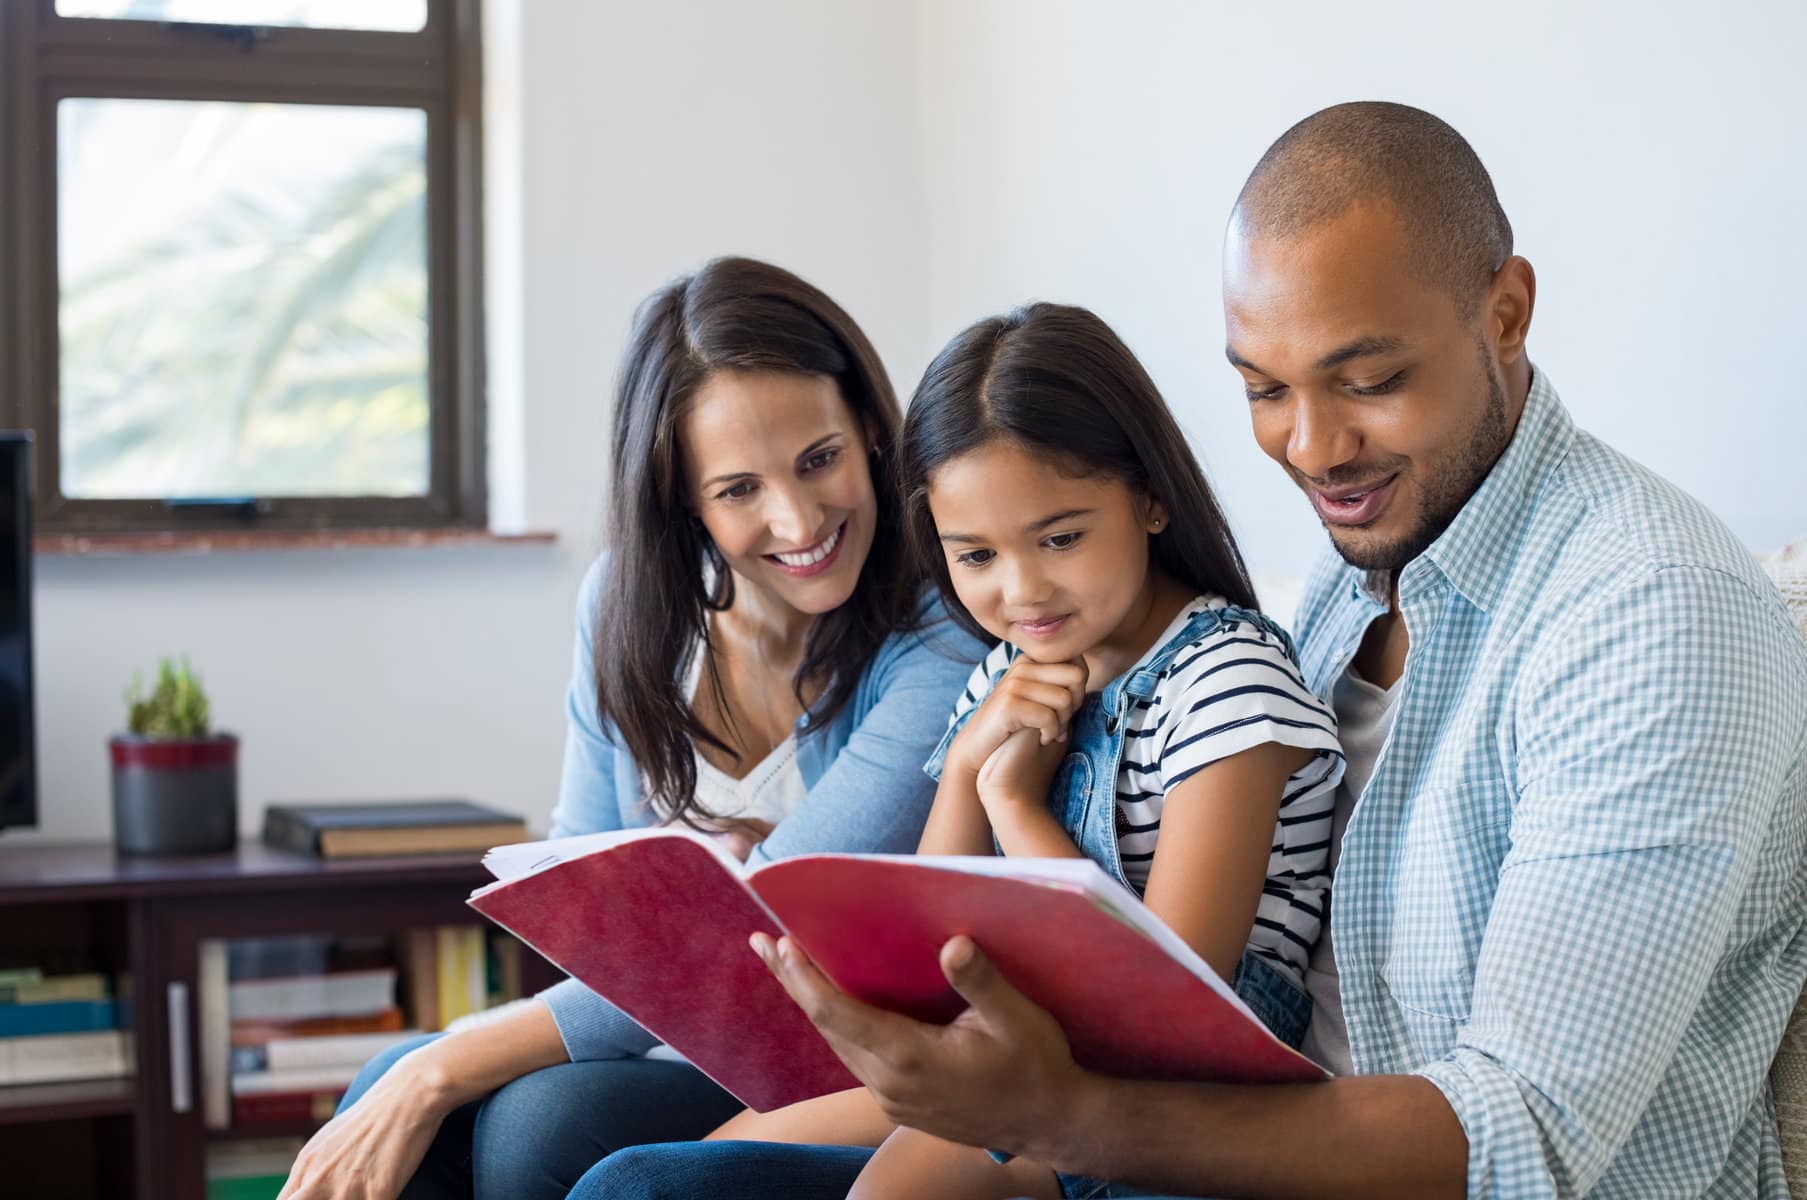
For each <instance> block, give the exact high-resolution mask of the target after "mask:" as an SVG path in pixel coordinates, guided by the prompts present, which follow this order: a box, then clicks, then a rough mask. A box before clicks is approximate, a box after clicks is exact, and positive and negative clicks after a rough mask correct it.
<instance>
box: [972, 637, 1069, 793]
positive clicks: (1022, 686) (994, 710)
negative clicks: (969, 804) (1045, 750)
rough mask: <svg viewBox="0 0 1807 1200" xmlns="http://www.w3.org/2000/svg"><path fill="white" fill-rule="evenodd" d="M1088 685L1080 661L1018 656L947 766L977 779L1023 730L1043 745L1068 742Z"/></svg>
mask: <svg viewBox="0 0 1807 1200" xmlns="http://www.w3.org/2000/svg"><path fill="white" fill-rule="evenodd" d="M1085 685H1086V669H1085V663H1084V662H1082V661H1078V660H1075V661H1073V662H1059V663H1038V662H1033V661H1031V660H1030V659H1029V658H1027V657H1019V658H1018V659H1017V660H1016V661H1015V662H1013V663H1011V664H1010V669H1009V670H1008V671H1006V672H1005V673H1004V677H1003V678H1002V679H1000V680H998V682H997V685H996V686H995V687H993V688H992V689H991V693H990V694H989V695H987V696H986V697H985V701H984V703H982V704H980V705H979V711H978V712H976V713H974V714H973V715H972V717H971V719H969V720H968V721H967V722H966V727H965V728H964V729H962V730H961V731H960V733H959V736H957V737H956V738H954V744H953V746H952V747H951V749H950V750H949V753H948V759H949V762H950V763H951V764H954V765H958V766H959V767H961V768H963V769H964V770H966V771H967V772H969V773H970V774H973V775H975V776H976V775H978V774H979V773H980V772H981V771H983V770H984V769H985V764H986V763H987V762H988V761H990V759H991V756H992V755H993V754H994V753H996V752H997V749H998V747H1000V746H1002V745H1003V744H1004V742H1005V741H1006V740H1007V739H1009V738H1010V736H1011V735H1012V734H1014V733H1017V732H1019V731H1023V730H1033V731H1034V732H1035V734H1036V737H1037V738H1038V740H1039V742H1040V744H1041V745H1042V746H1044V747H1047V746H1051V745H1053V744H1054V743H1057V742H1065V741H1066V736H1067V723H1068V722H1070V721H1071V720H1072V719H1073V714H1074V713H1076V712H1078V711H1079V706H1080V704H1082V703H1083V702H1084V701H1085ZM1055 761H1056V762H1057V763H1058V762H1059V760H1058V759H1056V760H1055ZM1050 778H1052V776H1050Z"/></svg>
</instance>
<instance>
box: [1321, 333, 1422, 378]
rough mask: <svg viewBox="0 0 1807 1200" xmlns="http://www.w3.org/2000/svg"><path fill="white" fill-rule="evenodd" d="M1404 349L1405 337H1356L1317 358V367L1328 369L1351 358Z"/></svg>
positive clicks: (1367, 356)
mask: <svg viewBox="0 0 1807 1200" xmlns="http://www.w3.org/2000/svg"><path fill="white" fill-rule="evenodd" d="M1403 349H1405V339H1404V338H1396V337H1378V336H1370V337H1358V338H1356V339H1355V340H1354V341H1353V342H1348V343H1345V344H1344V345H1341V346H1338V347H1337V348H1336V349H1335V350H1332V351H1331V352H1330V353H1329V354H1326V355H1325V356H1324V357H1323V358H1320V359H1318V361H1317V369H1318V370H1320V371H1330V370H1334V369H1335V368H1337V367H1340V366H1342V365H1343V364H1344V363H1346V362H1349V361H1350V360H1351V359H1357V358H1371V357H1373V356H1374V355H1376V354H1391V353H1392V352H1393V351H1395V350H1403Z"/></svg>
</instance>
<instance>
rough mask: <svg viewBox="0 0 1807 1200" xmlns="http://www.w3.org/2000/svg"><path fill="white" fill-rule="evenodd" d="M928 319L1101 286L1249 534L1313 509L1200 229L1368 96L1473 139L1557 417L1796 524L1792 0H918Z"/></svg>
mask: <svg viewBox="0 0 1807 1200" xmlns="http://www.w3.org/2000/svg"><path fill="white" fill-rule="evenodd" d="M918 16H919V29H920V31H921V32H920V40H921V44H922V46H923V47H924V52H923V57H922V61H921V63H920V67H919V70H920V72H921V83H922V86H921V89H920V93H919V97H920V101H919V102H920V113H921V120H920V125H919V128H918V138H919V146H920V147H921V157H922V161H923V163H924V168H925V171H926V173H927V174H926V180H927V186H928V224H927V236H928V266H929V282H928V298H929V313H928V315H929V321H928V324H929V327H930V329H931V330H932V331H934V332H935V333H936V334H937V335H938V336H940V337H942V338H945V337H947V336H949V335H951V334H952V333H953V332H954V331H955V330H956V329H958V328H959V327H960V326H961V325H963V324H964V323H966V322H968V321H970V320H972V319H974V318H976V317H979V316H981V315H984V314H986V313H989V312H992V311H996V310H1000V309H1003V308H1006V307H1008V306H1010V305H1013V304H1015V303H1018V302H1020V301H1023V300H1026V299H1029V298H1042V299H1053V300H1064V301H1071V302H1075V303H1081V304H1085V305H1088V306H1089V307H1092V308H1094V309H1095V310H1097V311H1098V312H1099V314H1100V315H1102V316H1103V317H1105V319H1107V320H1109V321H1110V322H1112V323H1113V324H1114V325H1115V326H1116V327H1117V329H1118V331H1119V332H1120V333H1122V334H1123V335H1124V337H1125V338H1126V340H1127V341H1128V342H1129V343H1130V345H1131V346H1132V347H1133V348H1134V349H1135V350H1136V351H1137V352H1138V353H1139V354H1140V355H1141V356H1142V357H1143V359H1144V360H1145V362H1146V363H1147V364H1148V366H1149V369H1150V370H1151V371H1152V373H1153V374H1154V377H1155V379H1156V381H1157V382H1158V383H1160V384H1161V385H1162V387H1163V389H1164V391H1165V393H1166V395H1167V397H1168V400H1169V402H1170V403H1172V404H1173V405H1174V407H1175V408H1176V409H1177V410H1178V411H1179V413H1180V415H1181V418H1182V420H1183V422H1184V424H1185V425H1186V426H1187V428H1188V430H1189V431H1190V432H1191V434H1192V435H1193V437H1194V439H1195V441H1196V442H1197V444H1198V445H1199V447H1200V449H1201V450H1202V452H1203V456H1204V459H1205V464H1206V469H1207V470H1208V471H1209V472H1210V474H1211V476H1212V478H1213V482H1214V483H1215V484H1216V486H1217V488H1218V491H1219V495H1220V497H1222V498H1223V499H1224V500H1225V502H1226V506H1227V507H1228V508H1229V510H1230V513H1231V516H1232V518H1233V520H1234V521H1235V524H1236V528H1237V531H1238V533H1239V535H1240V537H1241V539H1242V543H1243V548H1244V551H1245V553H1246V554H1247V555H1248V557H1249V559H1250V561H1251V563H1252V564H1253V565H1255V566H1256V567H1257V568H1262V569H1265V570H1266V571H1267V572H1269V573H1272V572H1286V571H1289V570H1295V569H1296V568H1297V567H1298V565H1299V564H1301V563H1303V562H1304V561H1305V560H1306V558H1307V556H1308V555H1310V554H1311V553H1312V552H1313V551H1314V550H1315V549H1316V548H1317V547H1318V546H1319V545H1320V544H1321V538H1322V534H1321V532H1320V531H1319V530H1318V529H1317V527H1316V523H1315V521H1314V519H1313V518H1312V517H1311V515H1310V513H1309V510H1308V508H1307V506H1306V504H1305V502H1304V501H1303V499H1302V498H1300V497H1299V496H1298V495H1297V493H1296V492H1295V491H1294V490H1293V489H1292V487H1291V485H1290V484H1288V483H1287V482H1285V480H1284V478H1283V477H1282V475H1281V474H1280V472H1279V470H1278V469H1277V468H1276V467H1274V466H1273V465H1272V464H1271V463H1270V462H1268V460H1266V459H1265V458H1262V457H1261V456H1260V455H1259V453H1258V452H1257V451H1256V449H1255V446H1254V443H1253V441H1252V439H1251V438H1250V436H1249V433H1248V424H1247V405H1246V403H1245V401H1244V400H1243V398H1242V394H1241V391H1240V388H1239V387H1238V381H1237V377H1236V376H1235V374H1234V373H1233V372H1232V371H1231V370H1230V369H1229V367H1228V366H1226V365H1225V363H1224V359H1223V339H1224V334H1223V320H1222V312H1221V308H1220V305H1219V298H1218V284H1219V272H1220V238H1221V236H1222V231H1223V226H1224V222H1225V220H1226V218H1227V216H1228V213H1229V208H1230V205H1231V203H1232V202H1233V201H1234V199H1235V196H1236V192H1237V190H1238V189H1239V188H1240V187H1241V184H1242V180H1243V179H1244V177H1245V176H1246V174H1247V172H1248V170H1249V169H1250V168H1251V167H1252V166H1253V165H1254V163H1255V160H1256V159H1257V158H1259V157H1260V154H1261V152H1262V151H1263V150H1264V149H1265V148H1266V146H1267V145H1268V143H1269V142H1271V141H1272V140H1273V139H1274V138H1275V137H1277V136H1278V135H1279V134H1280V133H1281V132H1283V131H1284V130H1285V129H1286V128H1287V127H1288V126H1289V125H1290V124H1292V123H1293V122H1294V121H1296V120H1298V119H1299V118H1301V117H1303V116H1305V115H1307V114H1309V113H1311V112H1313V111H1315V110H1316V109H1318V108H1321V107H1323V106H1325V105H1328V104H1333V103H1336V102H1339V101H1343V100H1352V99H1387V100H1398V101H1403V102H1406V103H1410V104H1416V105H1419V106H1421V107H1424V108H1428V109H1430V110H1431V111H1433V112H1435V113H1437V114H1439V115H1440V116H1442V117H1444V118H1445V119H1446V120H1448V121H1449V122H1451V123H1452V124H1453V125H1454V126H1455V127H1456V128H1457V129H1459V130H1460V131H1461V132H1462V133H1463V134H1464V135H1465V136H1466V137H1467V138H1468V139H1469V141H1470V142H1471V143H1472V144H1473V145H1474V146H1475V148H1476V150H1477V151H1478V152H1479V153H1480V155H1481V158H1482V160H1483V161H1484V162H1485V163H1486V164H1487V166H1488V169H1489V170H1490V171H1491V173H1492V175H1493V178H1494V182H1495V185H1496V186H1497V188H1498V190H1499V192H1500V196H1501V199H1502V201H1503V203H1504V204H1505V207H1506V211H1507V214H1508V215H1509V216H1510V217H1511V219H1512V221H1513V225H1514V227H1515V229H1516V231H1517V238H1518V248H1519V250H1520V252H1521V253H1523V254H1525V255H1526V256H1527V257H1528V258H1529V259H1530V260H1531V262H1532V264H1533V265H1534V266H1535V267H1536V269H1537V272H1538V277H1539V281H1540V288H1539V296H1538V308H1537V315H1536V320H1535V323H1534V325H1533V329H1532V338H1531V350H1532V356H1533V358H1534V360H1535V361H1536V362H1538V363H1539V364H1540V365H1541V366H1542V367H1543V368H1545V369H1546V370H1547V371H1548V372H1549V375H1550V377H1551V379H1552V381H1553V382H1554V383H1555V384H1556V386H1557V388H1558V390H1559V391H1560V392H1561V394H1562V396H1563V399H1564V401H1565V402H1566V403H1567V404H1568V405H1569V407H1570V409H1571V410H1572V411H1573V412H1574V413H1575V415H1576V417H1577V419H1578V420H1579V421H1580V422H1581V423H1582V424H1583V425H1584V426H1585V427H1587V428H1589V429H1591V430H1593V431H1594V432H1596V433H1598V434H1601V435H1602V436H1604V437H1605V438H1607V439H1608V440H1609V441H1611V442H1612V443H1614V444H1615V445H1617V446H1619V447H1620V448H1621V449H1623V450H1625V451H1627V452H1628V453H1630V454H1632V455H1633V456H1634V457H1636V458H1638V459H1640V460H1642V461H1643V462H1645V463H1646V464H1648V465H1650V466H1651V467H1653V468H1655V469H1656V470H1658V471H1660V472H1662V473H1663V474H1665V475H1666V476H1668V477H1669V478H1670V479H1673V480H1674V481H1676V482H1677V483H1679V484H1680V485H1682V486H1683V487H1685V488H1687V489H1688V490H1689V491H1691V492H1693V493H1694V494H1695V495H1697V496H1699V497H1701V498H1702V499H1703V500H1705V501H1706V502H1707V503H1708V504H1709V505H1710V506H1711V507H1712V508H1713V509H1714V510H1715V511H1716V512H1718V513H1719V514H1720V515H1721V516H1722V517H1724V518H1725V519H1726V520H1727V521H1728V522H1730V523H1731V525H1732V527H1733V528H1734V529H1735V530H1736V531H1737V532H1738V533H1739V534H1741V535H1742V536H1744V537H1745V538H1746V539H1748V540H1750V541H1752V542H1754V543H1757V544H1764V545H1773V544H1779V543H1780V542H1782V541H1784V540H1787V539H1788V538H1791V537H1795V536H1799V535H1800V534H1802V533H1807V491H1804V490H1803V486H1802V485H1803V481H1807V465H1804V464H1807V385H1804V384H1803V383H1802V381H1801V376H1800V374H1799V372H1798V371H1797V370H1795V368H1794V359H1795V358H1796V356H1797V352H1798V348H1799V347H1800V346H1801V345H1802V344H1803V338H1802V334H1801V330H1800V326H1801V319H1802V312H1803V306H1802V301H1801V293H1800V280H1801V279H1802V278H1803V277H1804V276H1807V235H1804V234H1803V232H1802V226H1801V220H1802V214H1804V213H1807V154H1803V151H1802V147H1803V140H1802V136H1803V135H1802V133H1801V121H1802V119H1803V117H1807V72H1802V71H1801V70H1800V63H1799V53H1800V49H1801V47H1802V46H1804V45H1807V6H1803V5H1801V4H1799V3H1797V2H1794V0H1786V2H1785V0H1775V2H1773V3H1763V2H1751V0H1738V2H1732V3H1723V4H1715V5H1711V6H1707V7H1702V6H1700V5H1684V4H1680V3H1645V2H1642V0H1638V2H1633V0H1613V2H1610V3H1599V2H1597V3H1588V4H1575V3H1571V2H1568V0H1523V2H1521V3H1518V4H1513V5H1508V6H1503V7H1502V6H1492V7H1487V6H1477V5H1471V4H1449V3H1445V2H1430V3H1415V2H1409V0H1366V2H1364V3H1361V4H1341V3H1324V2H1311V3H1302V4H1290V5H1262V4H1230V3H1199V2H1192V0H1114V2H1112V3H1109V4H1101V3H1094V2H1087V0H984V2H982V3H973V2H971V0H926V2H925V3H924V4H923V5H922V6H921V7H920V9H919V13H918Z"/></svg>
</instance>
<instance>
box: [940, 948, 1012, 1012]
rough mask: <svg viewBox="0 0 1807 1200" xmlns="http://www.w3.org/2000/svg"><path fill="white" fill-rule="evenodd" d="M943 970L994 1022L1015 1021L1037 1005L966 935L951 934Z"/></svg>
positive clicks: (978, 1008) (942, 950)
mask: <svg viewBox="0 0 1807 1200" xmlns="http://www.w3.org/2000/svg"><path fill="white" fill-rule="evenodd" d="M941 973H942V974H943V975H945V976H947V981H948V982H949V983H950V984H952V985H953V987H954V990H955V991H956V992H959V993H960V994H961V995H962V996H964V997H965V998H966V1002H967V1003H968V1004H970V1005H972V1006H973V1008H975V1009H977V1010H978V1011H979V1013H980V1014H981V1015H983V1016H985V1017H987V1018H994V1017H995V1018H1001V1021H1000V1020H993V1021H992V1022H991V1024H992V1025H994V1026H997V1025H1000V1024H1011V1023H1014V1019H1016V1018H1020V1016H1022V1015H1024V1014H1025V1012H1026V1010H1030V1009H1032V1008H1033V1006H1032V1005H1031V1004H1030V1003H1029V1001H1028V1000H1027V999H1026V998H1025V997H1024V996H1023V994H1022V993H1021V992H1019V991H1017V990H1016V989H1015V988H1013V987H1011V986H1010V982H1009V981H1008V980H1006V979H1005V978H1004V976H1003V975H1002V974H1000V973H999V971H998V969H997V968H996V967H994V966H993V965H992V963H991V960H990V959H989V958H986V957H985V954H984V952H983V951H982V950H980V949H979V948H978V947H977V946H975V945H974V944H973V940H972V939H971V938H969V937H966V936H964V935H962V936H960V937H956V938H950V939H949V940H948V942H947V944H946V945H944V946H942V947H941Z"/></svg>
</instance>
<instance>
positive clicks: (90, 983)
mask: <svg viewBox="0 0 1807 1200" xmlns="http://www.w3.org/2000/svg"><path fill="white" fill-rule="evenodd" d="M111 994H112V993H111V990H110V989H109V988H108V986H107V977H106V976H105V975H58V976H54V977H52V978H49V979H34V980H27V981H21V982H17V983H0V1004H50V1003H54V1002H56V1001H60V1000H105V999H107V998H108V997H109V996H110V995H111Z"/></svg>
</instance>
